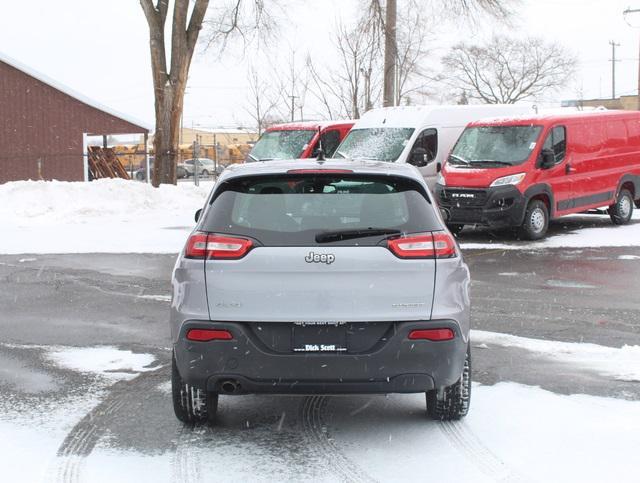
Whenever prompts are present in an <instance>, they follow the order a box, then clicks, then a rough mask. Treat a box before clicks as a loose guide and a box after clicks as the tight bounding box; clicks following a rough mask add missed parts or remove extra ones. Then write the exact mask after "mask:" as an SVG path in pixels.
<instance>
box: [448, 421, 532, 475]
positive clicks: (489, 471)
mask: <svg viewBox="0 0 640 483" xmlns="http://www.w3.org/2000/svg"><path fill="white" fill-rule="evenodd" d="M439 428H440V430H441V431H442V432H443V433H444V435H445V436H446V437H447V439H449V441H450V442H451V444H452V445H453V446H454V447H455V448H456V449H457V450H458V451H460V452H461V453H462V454H463V455H464V456H465V457H466V458H467V459H468V460H469V461H470V462H471V463H472V464H473V465H474V466H475V467H476V468H478V470H480V471H481V472H482V473H484V474H485V475H486V476H488V477H489V478H491V479H492V480H493V481H504V482H509V481H513V482H523V481H525V480H524V479H523V478H522V477H521V476H520V475H518V474H516V473H514V472H513V471H512V470H511V469H510V468H509V467H508V466H507V465H506V463H504V461H502V460H501V459H500V458H498V457H497V456H496V455H495V454H494V453H493V452H492V451H491V450H490V449H489V448H487V447H486V446H485V445H484V444H482V442H481V441H480V439H478V437H477V436H476V435H475V433H474V432H473V431H471V429H470V428H469V426H468V425H467V424H466V423H465V422H464V421H440V423H439Z"/></svg>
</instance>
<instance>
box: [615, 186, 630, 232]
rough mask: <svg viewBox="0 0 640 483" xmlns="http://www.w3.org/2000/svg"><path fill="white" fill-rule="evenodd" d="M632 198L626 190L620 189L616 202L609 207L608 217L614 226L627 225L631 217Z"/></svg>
mask: <svg viewBox="0 0 640 483" xmlns="http://www.w3.org/2000/svg"><path fill="white" fill-rule="evenodd" d="M633 204H634V202H633V196H632V195H631V192H630V191H629V190H628V189H621V190H620V193H618V198H617V199H616V202H615V203H614V204H612V205H611V206H610V207H609V216H610V217H611V221H612V222H613V224H614V225H625V224H627V223H629V220H630V219H631V216H632V215H633Z"/></svg>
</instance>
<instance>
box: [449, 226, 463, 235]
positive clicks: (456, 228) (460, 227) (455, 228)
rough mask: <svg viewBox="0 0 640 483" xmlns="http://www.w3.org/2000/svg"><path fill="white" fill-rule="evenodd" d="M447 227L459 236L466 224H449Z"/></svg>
mask: <svg viewBox="0 0 640 483" xmlns="http://www.w3.org/2000/svg"><path fill="white" fill-rule="evenodd" d="M447 228H448V229H449V231H450V232H451V233H452V234H454V235H456V236H457V235H459V234H460V232H461V231H462V229H463V228H464V225H447Z"/></svg>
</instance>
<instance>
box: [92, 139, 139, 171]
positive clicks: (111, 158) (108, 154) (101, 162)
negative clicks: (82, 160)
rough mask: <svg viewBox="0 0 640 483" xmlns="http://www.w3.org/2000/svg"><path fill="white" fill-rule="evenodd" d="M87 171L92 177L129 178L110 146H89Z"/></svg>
mask: <svg viewBox="0 0 640 483" xmlns="http://www.w3.org/2000/svg"><path fill="white" fill-rule="evenodd" d="M89 171H90V172H91V177H92V179H98V178H124V179H131V178H130V177H129V173H127V170H126V169H124V166H122V163H121V162H120V160H119V159H118V157H117V156H116V153H115V151H114V150H113V149H112V148H101V147H99V146H89Z"/></svg>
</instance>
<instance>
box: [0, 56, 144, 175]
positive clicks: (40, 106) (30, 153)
mask: <svg viewBox="0 0 640 483" xmlns="http://www.w3.org/2000/svg"><path fill="white" fill-rule="evenodd" d="M148 133H149V129H148V128H147V127H145V126H144V125H143V123H140V122H139V121H136V120H133V119H131V118H129V117H127V116H124V115H122V114H118V113H116V112H114V111H113V110H111V109H109V108H107V107H105V106H101V105H100V104H98V103H96V102H93V101H91V100H90V99H87V98H85V97H84V96H82V95H80V94H78V93H76V92H74V91H73V90H71V89H69V88H68V87H65V86H63V85H62V84H60V83H58V82H56V81H53V80H52V79H49V78H47V77H46V76H44V75H42V74H39V73H37V72H35V71H33V70H32V69H30V68H28V67H26V66H24V65H22V64H20V63H19V62H17V61H15V60H13V59H10V58H8V57H6V56H4V55H3V54H0V183H4V182H6V181H13V180H22V179H47V180H48V179H57V180H65V181H82V180H86V179H87V178H86V176H87V174H86V173H87V171H86V159H85V151H86V136H106V135H117V134H143V135H145V137H146V136H147V135H148Z"/></svg>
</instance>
